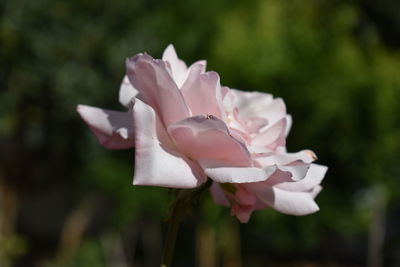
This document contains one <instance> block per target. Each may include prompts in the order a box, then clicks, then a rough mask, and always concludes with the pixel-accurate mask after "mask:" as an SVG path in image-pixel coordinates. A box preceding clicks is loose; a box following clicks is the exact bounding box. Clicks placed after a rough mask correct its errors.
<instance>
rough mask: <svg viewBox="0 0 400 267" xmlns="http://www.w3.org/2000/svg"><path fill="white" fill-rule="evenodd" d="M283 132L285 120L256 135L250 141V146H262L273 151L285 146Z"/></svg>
mask: <svg viewBox="0 0 400 267" xmlns="http://www.w3.org/2000/svg"><path fill="white" fill-rule="evenodd" d="M285 132H286V118H283V119H281V120H280V121H278V122H276V123H275V124H274V125H271V126H270V127H268V128H267V129H266V130H264V131H263V132H261V133H260V134H258V135H257V136H256V137H255V138H254V139H253V140H252V141H251V145H255V146H264V147H267V148H269V149H271V150H275V149H276V147H278V146H284V145H285V141H286V139H285Z"/></svg>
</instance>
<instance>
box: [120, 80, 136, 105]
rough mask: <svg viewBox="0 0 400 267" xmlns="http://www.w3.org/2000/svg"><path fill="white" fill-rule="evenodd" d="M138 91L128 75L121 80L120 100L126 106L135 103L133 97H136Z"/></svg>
mask: <svg viewBox="0 0 400 267" xmlns="http://www.w3.org/2000/svg"><path fill="white" fill-rule="evenodd" d="M138 93H139V92H138V90H136V89H135V88H134V87H133V86H132V84H131V82H130V81H129V79H128V76H126V75H125V76H124V79H123V80H122V82H121V87H120V88H119V102H120V103H121V104H122V105H124V106H125V107H128V108H131V107H132V103H133V102H132V99H134V98H135V97H136V96H137V94H138Z"/></svg>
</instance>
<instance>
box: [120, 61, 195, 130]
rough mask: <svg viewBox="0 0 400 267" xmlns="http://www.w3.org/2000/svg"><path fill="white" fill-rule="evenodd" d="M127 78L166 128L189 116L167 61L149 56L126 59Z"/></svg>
mask: <svg viewBox="0 0 400 267" xmlns="http://www.w3.org/2000/svg"><path fill="white" fill-rule="evenodd" d="M126 67H127V75H128V78H129V81H130V82H131V84H132V85H133V86H134V88H136V89H137V90H138V91H139V93H140V98H141V100H143V101H144V102H145V103H146V104H148V105H150V106H151V107H152V108H153V109H154V111H155V112H156V113H157V115H158V116H159V117H160V119H161V121H162V122H163V123H164V125H167V126H168V125H170V124H172V123H174V122H177V121H180V120H183V119H184V118H187V117H190V111H189V109H188V107H187V106H186V103H185V100H184V98H183V96H182V94H181V91H180V90H179V88H178V87H177V85H176V84H175V82H174V80H173V79H172V77H171V75H170V74H169V73H168V71H167V68H166V65H165V62H164V61H162V60H155V59H153V58H152V57H151V56H149V55H147V54H139V55H136V56H134V57H132V58H128V59H127V60H126Z"/></svg>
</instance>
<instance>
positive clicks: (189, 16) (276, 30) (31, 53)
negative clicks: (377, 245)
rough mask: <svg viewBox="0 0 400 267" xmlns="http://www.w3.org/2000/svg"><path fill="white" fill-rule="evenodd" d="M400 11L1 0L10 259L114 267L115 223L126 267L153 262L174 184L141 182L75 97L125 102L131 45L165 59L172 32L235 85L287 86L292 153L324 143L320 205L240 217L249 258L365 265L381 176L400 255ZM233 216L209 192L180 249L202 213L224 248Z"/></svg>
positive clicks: (387, 249)
mask: <svg viewBox="0 0 400 267" xmlns="http://www.w3.org/2000/svg"><path fill="white" fill-rule="evenodd" d="M398 8H399V4H398V2H397V1H395V0H384V1H379V2H376V1H347V2H346V1H338V0H337V1H325V0H309V1H306V2H305V1H300V0H288V1H279V0H266V1H262V0H251V1H227V0H221V1H195V0H188V1H183V0H174V1H168V2H167V1H155V0H151V1H145V0H136V1H89V0H70V1H52V0H35V1H28V0H19V1H12V0H3V1H2V2H0V14H1V17H0V90H1V91H0V145H1V154H0V165H1V167H0V179H1V181H2V183H1V186H2V187H3V188H5V189H3V190H2V191H1V192H2V193H1V194H2V198H1V199H2V200H1V203H2V204H1V205H2V208H1V213H0V221H1V229H2V230H1V231H2V237H1V238H2V239H1V240H8V241H5V242H3V241H1V246H2V247H1V248H0V255H1V256H0V257H1V259H0V263H4V264H3V265H4V266H33V265H34V264H42V265H43V266H48V265H49V266H54V264H55V263H58V265H57V266H64V265H65V266H88V265H91V266H112V265H110V264H111V263H110V262H115V259H116V258H118V259H120V258H121V256H118V255H119V254H118V255H117V256H115V255H116V254H115V253H114V252H113V253H111V252H112V251H114V250H113V249H111V248H109V246H108V245H104V243H107V242H105V241H104V240H105V239H104V238H105V236H107V235H108V233H110V232H112V233H118V234H117V236H119V235H120V236H121V238H120V239H121V240H120V241H118V242H120V243H121V244H122V245H121V246H122V247H123V251H124V253H125V254H126V255H127V256H125V258H126V259H125V261H126V263H127V264H133V263H135V264H137V265H139V266H152V264H153V263H154V261H153V263H152V261H151V258H152V257H153V258H154V257H158V256H157V255H156V256H154V255H150V256H149V255H148V253H149V252H148V251H150V252H154V253H157V251H158V252H159V247H157V245H156V244H157V242H158V243H159V242H160V241H161V239H160V237H159V235H158V234H157V233H158V232H157V231H161V230H160V229H161V227H162V223H163V220H164V219H165V217H166V215H167V212H168V201H169V200H170V196H169V193H168V189H163V188H145V187H132V186H131V182H132V176H133V166H134V163H133V151H132V150H131V151H108V150H106V149H104V148H102V147H100V146H99V145H98V144H97V142H96V141H95V139H94V137H93V136H92V135H91V134H90V132H89V130H88V129H87V127H86V126H85V125H84V123H83V122H82V121H80V119H79V118H78V115H77V113H76V111H75V109H76V105H77V104H80V103H82V104H88V105H94V106H100V107H107V108H110V109H121V110H122V109H123V108H122V107H120V106H119V104H118V101H117V98H118V97H117V96H118V88H119V84H120V81H121V79H122V77H123V75H124V60H125V58H126V57H128V56H131V55H133V54H136V53H139V52H144V51H146V52H148V53H149V54H151V55H153V56H155V57H159V56H160V55H161V53H162V51H163V49H164V48H165V47H166V46H167V45H168V44H169V43H173V44H174V45H175V47H176V49H177V51H178V53H179V55H180V57H181V58H183V59H184V60H185V61H187V62H193V61H195V60H198V59H203V58H205V59H207V60H208V65H209V66H208V69H211V70H215V71H217V72H219V73H220V75H221V79H222V83H223V84H225V85H228V86H230V87H234V88H240V89H244V90H257V91H264V92H268V93H272V94H274V95H275V96H277V97H282V98H283V99H284V100H285V102H286V104H287V108H288V111H289V113H291V114H292V115H293V118H294V125H293V128H292V131H291V134H290V135H289V138H288V148H289V150H290V151H297V150H300V149H304V148H310V149H312V150H314V151H315V152H316V153H317V155H318V157H319V161H318V162H320V163H321V164H325V165H328V166H329V168H330V169H329V171H328V174H327V177H326V178H325V180H324V181H323V186H324V190H323V191H322V193H321V194H320V195H319V196H318V203H319V205H320V207H321V211H320V212H318V213H316V214H313V215H310V216H305V217H293V216H287V215H282V214H279V213H277V212H275V211H273V210H265V211H260V212H256V213H254V215H253V217H252V219H251V221H250V223H249V224H248V225H242V226H241V227H240V229H241V239H242V244H241V246H242V254H243V264H244V266H265V263H270V264H271V265H273V266H274V264H275V265H277V264H278V263H279V262H281V263H285V262H287V263H291V262H294V261H296V260H298V261H306V262H307V261H315V262H320V263H337V264H340V263H349V264H359V265H364V264H365V261H366V258H367V249H368V242H367V240H368V236H369V231H370V230H369V229H370V227H371V222H372V221H373V220H374V206H375V204H374V203H375V202H376V199H377V196H376V192H377V191H376V190H375V189H376V188H377V187H379V188H383V189H382V190H383V192H384V195H385V199H386V206H385V207H384V208H385V209H386V214H387V216H386V219H387V221H386V223H385V225H384V226H385V229H386V243H385V246H384V255H385V263H386V264H387V266H396V265H399V264H400V259H399V257H398V256H396V251H398V250H399V249H400V245H399V244H400V242H399V240H400V232H399V230H398V223H399V219H400V218H399V215H398V214H399V213H398V212H399V210H400V206H399V204H398V203H399V199H400V191H399V180H398V179H399V175H400V157H399V155H400V105H399V104H400V103H399V100H400V74H399V70H400V52H399V47H400V42H399V39H398V38H399V36H400V35H399V34H398V33H399V32H400V15H399V13H398V12H397V11H398ZM4 192H7V194H5V193H4ZM9 195H11V196H12V197H10V198H6V197H5V196H9ZM82 203H94V204H91V205H89V206H88V207H90V208H89V209H88V210H89V211H90V212H88V213H87V217H88V218H87V219H88V220H89V223H88V225H87V227H86V228H85V229H83V233H81V235H77V240H78V241H77V247H75V250H73V251H71V254H69V255H70V257H69V258H68V261H63V262H60V258H58V257H57V255H59V254H60V251H58V249H59V247H62V244H61V243H62V238H61V239H60V234H61V233H62V232H63V231H64V230H65V225H66V222H67V221H71V222H74V220H75V219H74V218H75V217H74V216H72V215H71V214H74V211H75V210H77V209H78V210H79V208H80V207H81V206H82V205H84V204H82ZM228 213H229V211H228V210H227V209H225V208H222V207H218V206H216V205H214V204H213V203H212V201H211V199H210V198H209V197H208V198H206V199H205V201H204V202H203V203H202V205H201V207H199V209H198V211H196V212H194V214H193V215H192V218H191V219H189V220H188V222H187V223H185V225H184V227H183V229H182V234H181V237H180V238H181V240H178V248H177V249H178V252H179V251H180V252H182V253H183V254H185V255H189V256H190V255H193V253H194V252H193V250H194V242H193V244H192V243H191V242H192V241H193V239H192V237H193V235H194V234H193V227H196V225H198V221H199V220H201V221H202V226H201V227H206V226H207V225H208V226H209V227H212V228H213V229H214V230H215V231H216V235H217V239H218V238H219V239H220V241H217V242H220V243H219V244H220V245H218V244H217V245H216V247H217V248H219V251H222V253H223V251H224V245H223V243H224V242H225V241H223V240H225V239H224V237H223V236H226V234H223V233H225V232H224V231H226V229H227V228H226V227H225V226H226V225H232V224H234V221H232V220H233V219H232V218H230V217H229V214H228ZM10 214H11V215H10ZM12 214H14V215H12ZM81 219H82V218H81ZM77 223H78V224H79V221H77ZM4 229H11V230H7V231H6V230H4ZM157 229H158V230H157ZM204 229H206V228H204ZM232 229H235V228H234V227H233V228H232ZM232 231H233V230H232ZM218 236H220V237H218ZM106 240H108V239H107V238H106ZM118 240H119V239H118ZM226 240H230V239H226ZM110 242H111V241H110ZM118 242H117V243H118ZM146 242H147V243H146ZM152 242H153V243H152ZM227 242H228V241H227ZM17 243H18V244H21V245H18V248H15V249H13V251H11V252H10V251H8V250H9V247H10V246H15V244H17ZM8 244H10V245H8ZM14 250H15V251H14ZM5 251H7V253H6V252H5ZM110 251H111V252H110ZM146 251H147V252H146ZM146 253H147V254H146ZM114 254H115V255H114ZM228 254H229V253H228V252H227V254H226V255H228ZM110 255H111V256H110ZM5 258H7V260H6V259H5ZM187 258H188V257H183V258H181V259H179V260H178V262H177V264H180V266H188V265H194V263H193V259H192V260H191V259H190V258H189V259H187ZM11 259H12V262H13V264H11V263H10V261H11ZM89 262H90V263H89ZM221 262H223V260H221ZM227 262H229V261H228V260H227ZM3 265H2V266H3ZM42 265H35V266H42ZM115 266H116V265H115ZM121 266H124V265H121ZM127 266H128V265H127ZM177 266H179V265H177Z"/></svg>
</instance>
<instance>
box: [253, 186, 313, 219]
mask: <svg viewBox="0 0 400 267" xmlns="http://www.w3.org/2000/svg"><path fill="white" fill-rule="evenodd" d="M246 186H247V188H249V190H251V191H252V192H253V193H254V194H256V195H257V197H258V198H259V199H260V200H261V201H263V202H264V203H265V204H267V205H269V206H271V207H273V208H274V209H276V210H277V211H279V212H282V213H285V214H291V215H298V216H300V215H307V214H310V213H314V212H316V211H318V210H319V208H318V205H317V204H316V203H315V201H314V193H313V192H291V191H285V190H282V189H279V188H277V187H270V186H268V185H266V184H265V183H262V182H261V183H252V184H247V185H246Z"/></svg>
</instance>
